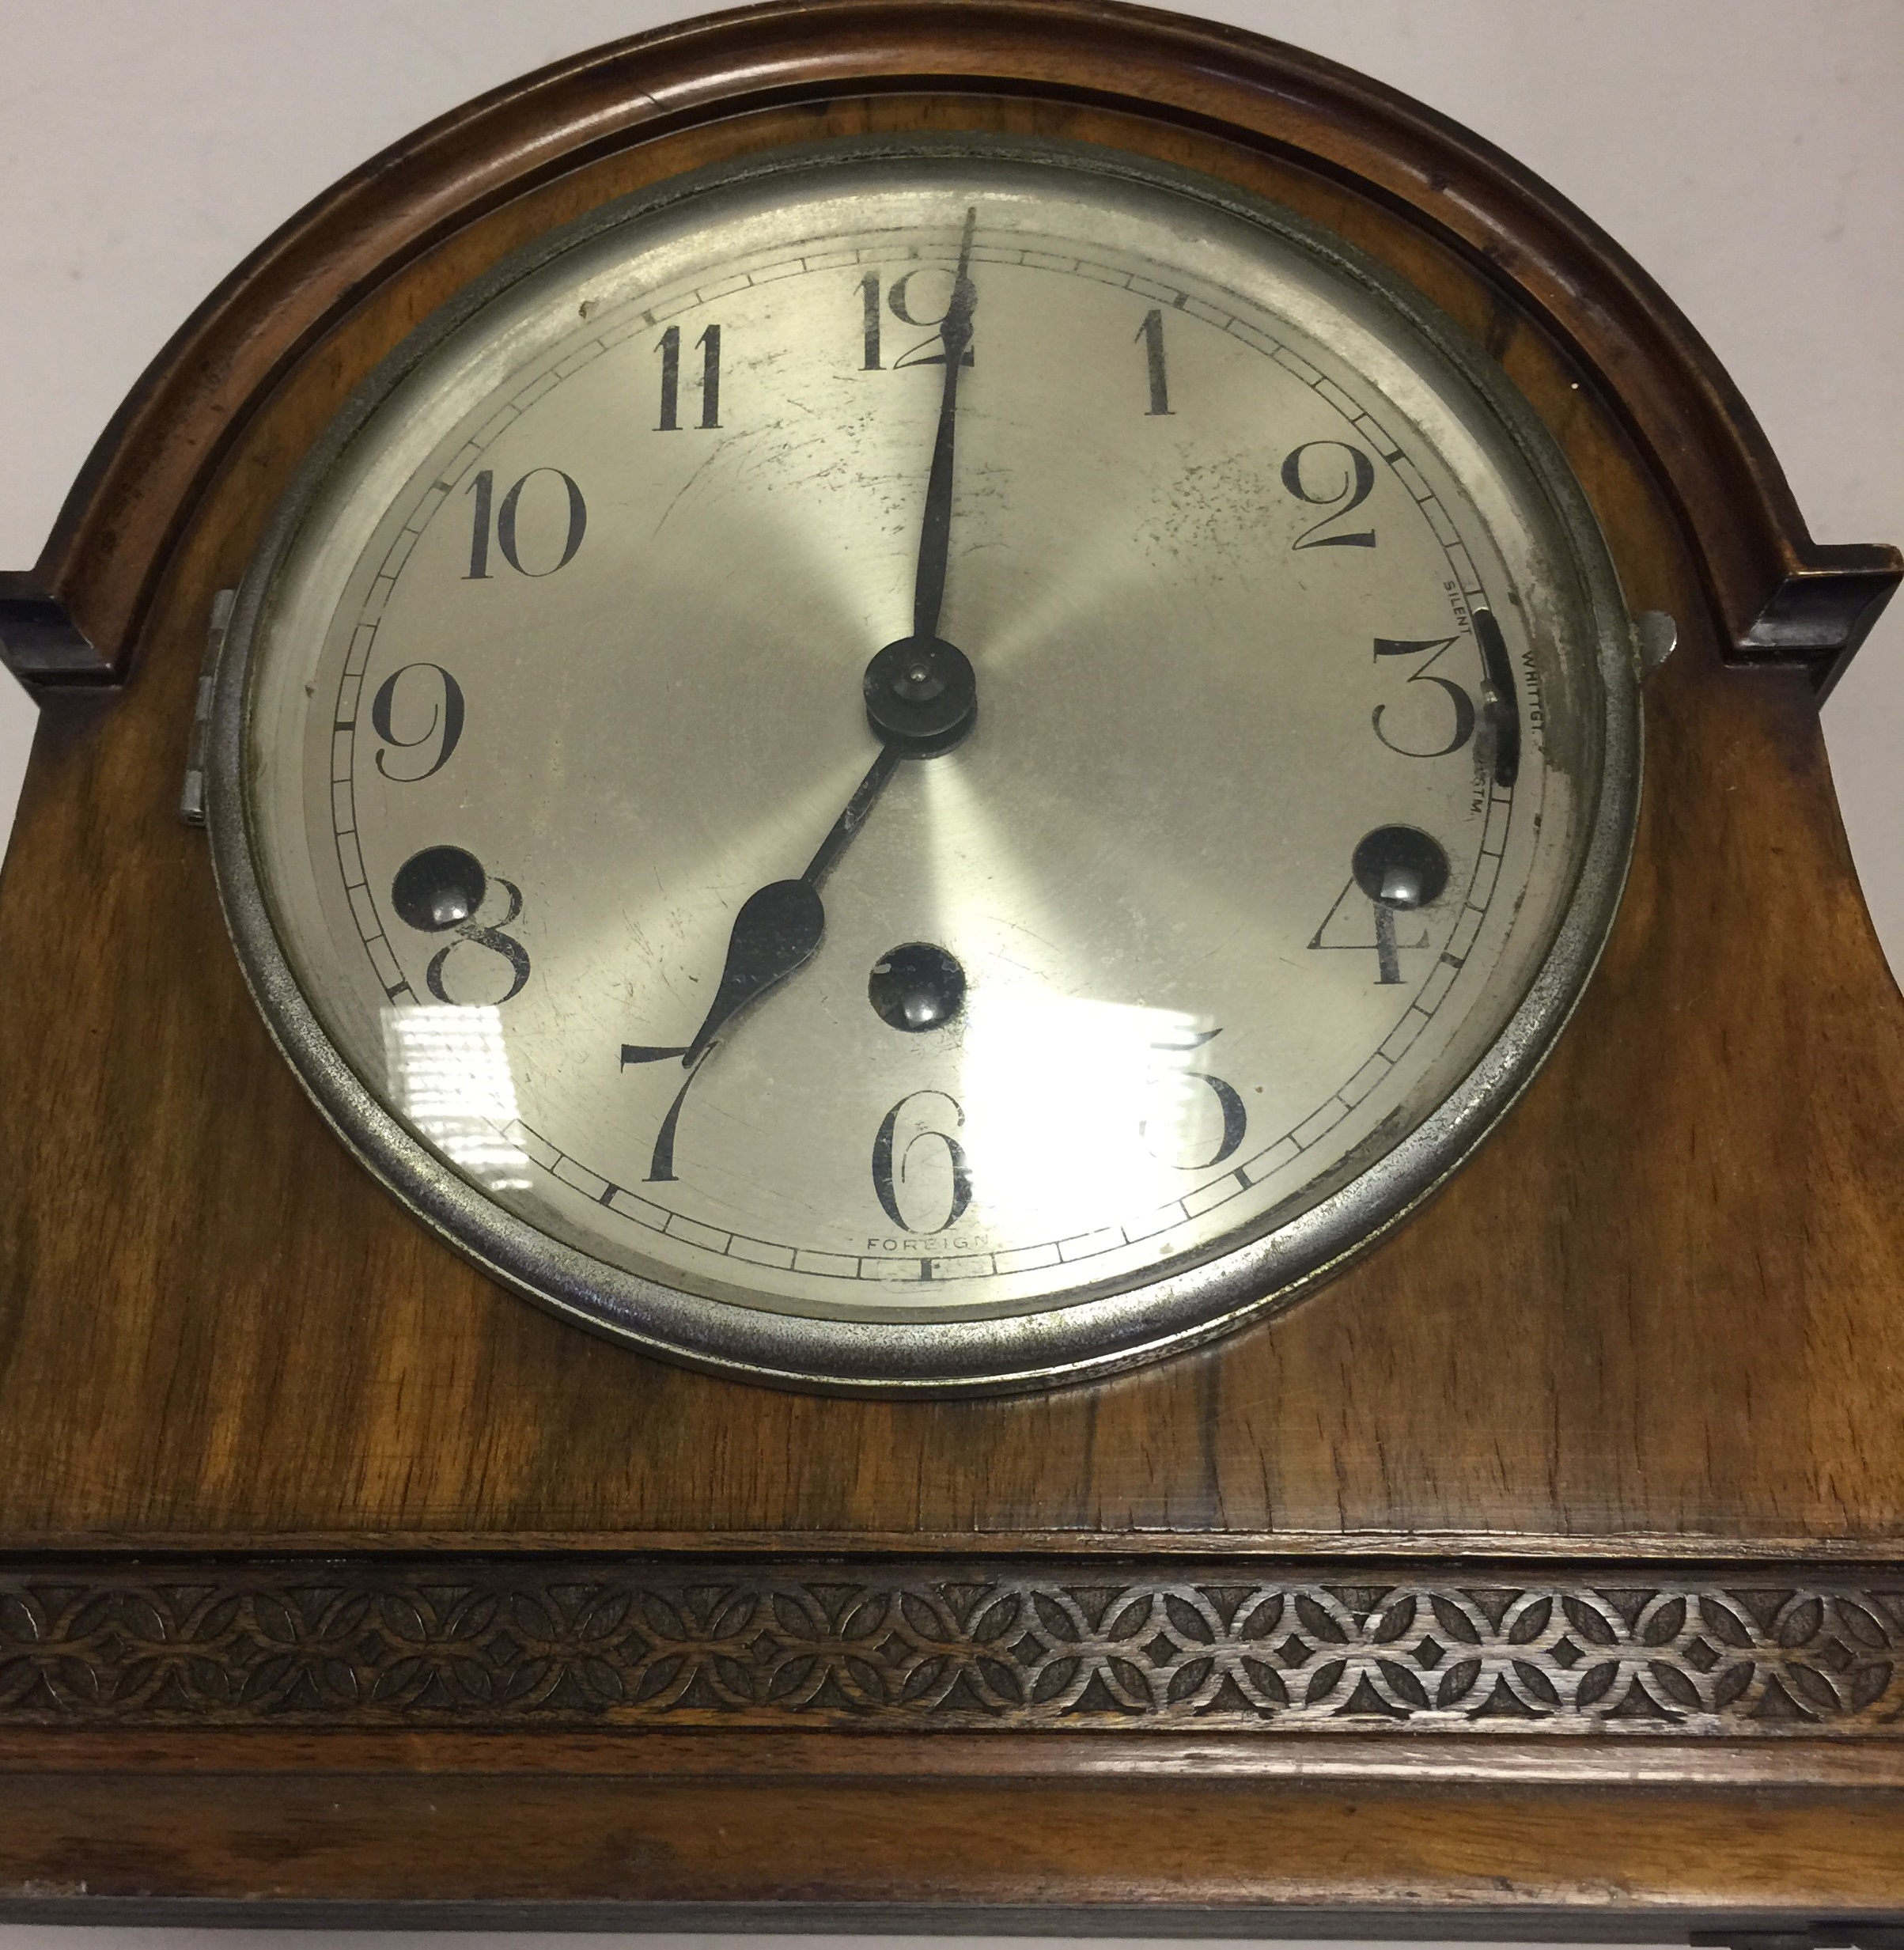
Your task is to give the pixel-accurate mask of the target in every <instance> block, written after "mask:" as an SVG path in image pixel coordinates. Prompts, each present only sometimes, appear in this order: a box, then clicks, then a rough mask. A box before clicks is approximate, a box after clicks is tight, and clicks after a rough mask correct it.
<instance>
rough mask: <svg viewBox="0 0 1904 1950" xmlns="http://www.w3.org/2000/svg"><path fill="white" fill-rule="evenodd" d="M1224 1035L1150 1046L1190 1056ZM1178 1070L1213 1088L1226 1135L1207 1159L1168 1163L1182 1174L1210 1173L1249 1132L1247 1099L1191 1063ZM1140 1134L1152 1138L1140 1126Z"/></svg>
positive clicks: (1211, 1033)
mask: <svg viewBox="0 0 1904 1950" xmlns="http://www.w3.org/2000/svg"><path fill="white" fill-rule="evenodd" d="M1222 1033H1223V1032H1222V1031H1221V1029H1206V1030H1204V1031H1202V1032H1201V1033H1200V1034H1198V1035H1194V1036H1191V1038H1190V1040H1189V1041H1188V1042H1187V1043H1152V1044H1151V1046H1150V1047H1152V1048H1153V1050H1156V1051H1160V1052H1161V1053H1163V1054H1164V1055H1171V1056H1183V1057H1188V1056H1190V1055H1193V1054H1194V1052H1195V1051H1198V1050H1200V1049H1202V1047H1204V1045H1205V1044H1206V1043H1213V1042H1214V1041H1215V1040H1216V1039H1217V1037H1218V1036H1221V1035H1222ZM1176 1067H1177V1068H1178V1070H1179V1073H1181V1074H1182V1075H1183V1076H1186V1077H1194V1078H1195V1079H1196V1081H1198V1083H1200V1084H1205V1085H1208V1086H1209V1091H1210V1094H1211V1095H1212V1096H1214V1097H1215V1098H1216V1100H1217V1108H1218V1109H1219V1110H1220V1111H1222V1113H1223V1135H1222V1136H1221V1138H1219V1139H1218V1140H1217V1148H1216V1149H1215V1150H1214V1151H1213V1152H1212V1153H1210V1155H1209V1157H1206V1158H1192V1159H1190V1160H1189V1161H1187V1162H1186V1161H1183V1160H1182V1159H1179V1158H1172V1159H1170V1160H1168V1162H1169V1163H1171V1164H1175V1166H1176V1168H1177V1169H1178V1170H1179V1171H1182V1172H1207V1171H1209V1170H1210V1169H1211V1168H1212V1167H1213V1166H1215V1165H1218V1164H1222V1163H1223V1161H1225V1159H1226V1158H1232V1157H1235V1156H1236V1152H1237V1149H1238V1147H1239V1146H1240V1145H1241V1144H1242V1142H1243V1136H1244V1134H1245V1133H1246V1132H1247V1130H1248V1129H1249V1125H1250V1119H1249V1113H1248V1111H1246V1110H1245V1109H1244V1108H1243V1099H1242V1097H1241V1096H1240V1094H1239V1093H1238V1092H1237V1090H1236V1086H1235V1085H1233V1084H1228V1083H1225V1081H1223V1079H1222V1078H1221V1077H1213V1076H1211V1075H1210V1074H1209V1073H1208V1072H1207V1071H1205V1070H1192V1069H1191V1068H1190V1066H1189V1064H1188V1063H1187V1062H1186V1063H1183V1064H1180V1065H1178V1066H1176ZM1137 1134H1138V1135H1139V1136H1140V1137H1143V1136H1146V1135H1148V1132H1147V1130H1146V1127H1145V1126H1144V1125H1140V1126H1138V1127H1137Z"/></svg>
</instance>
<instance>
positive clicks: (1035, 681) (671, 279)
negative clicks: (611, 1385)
mask: <svg viewBox="0 0 1904 1950" xmlns="http://www.w3.org/2000/svg"><path fill="white" fill-rule="evenodd" d="M1445 339H1446V335H1445V328H1437V327H1435V326H1434V325H1433V324H1431V323H1430V322H1429V321H1427V320H1424V319H1423V318H1422V317H1421V316H1419V314H1418V311H1417V310H1416V309H1415V308H1414V307H1411V306H1410V305H1406V304H1405V303H1404V302H1402V301H1401V300H1399V299H1398V298H1397V297H1395V296H1394V295H1393V294H1391V293H1389V292H1388V291H1387V290H1385V289H1384V287H1383V286H1382V285H1381V283H1380V280H1379V279H1377V278H1374V277H1373V276H1372V275H1370V274H1368V272H1366V271H1365V270H1363V269H1361V267H1358V266H1357V265H1356V264H1354V263H1351V262H1349V261H1347V260H1346V259H1344V258H1343V256H1342V255H1341V254H1340V253H1339V252H1335V251H1332V250H1331V249H1330V248H1327V246H1326V245H1325V244H1322V243H1320V242H1319V241H1318V240H1315V239H1314V238H1312V237H1309V236H1308V234H1307V233H1305V232H1304V231H1303V230H1302V229H1300V228H1299V227H1298V226H1296V225H1293V224H1292V223H1290V222H1287V221H1286V220H1282V219H1279V218H1274V217H1272V216H1270V214H1268V213H1264V212H1258V211H1254V210H1249V209H1244V208H1239V207H1237V206H1236V205H1235V204H1234V203H1232V201H1231V200H1229V199H1228V198H1227V196H1226V195H1221V194H1219V193H1217V192H1215V191H1211V190H1209V189H1208V188H1206V187H1198V186H1197V185H1195V184H1190V183H1188V182H1187V181H1182V180H1178V179H1175V178H1174V177H1153V178H1150V179H1146V178H1145V177H1144V176H1139V175H1137V174H1134V173H1132V172H1129V171H1128V170H1126V169H1123V168H1119V167H1115V166H1112V165H1108V164H1107V163H1106V162H1104V161H1103V160H1101V159H1093V158H1092V157H1091V156H1090V155H1089V154H1088V153H1082V152H1081V153H1069V152H1047V151H1040V152H1036V153H1028V152H1026V151H1025V150H1023V149H1022V148H1013V147H1012V146H1008V145H1003V144H998V145H973V144H966V145H963V146H951V147H947V146H941V147H938V148H932V147H928V146H916V147H915V148H914V150H913V151H912V152H911V153H898V154H890V153H888V154H874V153H865V151H864V150H860V151H853V150H848V151H846V152H843V153H842V152H838V151H832V152H827V153H823V154H821V155H819V156H814V155H812V154H803V155H798V156H793V157H786V158H782V159H778V161H770V162H769V163H768V164H767V165H762V166H758V167H755V168H751V169H749V170H748V171H747V172H744V173H742V174H740V175H738V176H735V177H732V178H729V179H725V180H713V181H709V182H706V183H702V184H698V185H697V186H695V188H694V189H693V190H692V191H691V193H688V194H686V195H676V196H673V197H672V198H670V199H668V200H667V201H665V202H661V203H647V204H641V205H636V206H628V207H626V208H623V209H620V210H615V211H613V212H611V213H609V214H607V215H606V216H604V217H603V218H597V219H596V220H593V221H592V222H591V223H590V224H589V225H587V226H585V228H584V229H582V230H581V231H580V232H578V233H574V234H572V235H570V236H569V237H566V238H565V239H562V240H560V241H559V242H558V244H555V245H551V246H550V247H547V248H544V249H543V251H542V252H539V254H538V258H537V261H536V262H534V263H518V264H516V265H514V266H512V267H508V268H507V269H506V270H505V272H504V273H502V274H501V275H499V276H498V278H495V279H493V280H492V281H491V282H490V286H488V287H487V288H486V290H483V292H481V293H478V294H476V296H475V297H473V298H472V299H471V301H470V302H469V303H468V304H467V305H465V306H464V308H463V309H462V312H461V314H460V316H458V317H457V318H456V320H452V321H448V322H445V323H442V324H438V325H437V327H436V328H434V329H433V331H430V333H428V334H427V335H426V338H425V339H424V341H423V342H422V343H419V345H418V346H414V347H412V348H411V349H410V350H408V351H407V353H406V354H403V355H400V356H399V360H398V362H396V365H395V367H394V368H393V369H392V371H391V372H389V373H386V374H384V375H383V376H381V377H380V379H379V380H378V381H376V382H374V383H373V387H372V388H371V389H370V391H369V392H368V393H367V394H366V396H365V398H364V399H362V400H361V402H360V403H359V404H358V407H357V409H356V410H355V411H354V414H353V415H352V416H351V417H350V422H349V423H348V425H347V426H343V427H340V428H339V430H337V432H336V434H335V436H334V437H333V438H332V439H331V441H330V442H329V443H328V444H327V448H326V449H325V450H324V452H322V453H321V454H320V456H317V458H316V460H315V461H314V463H313V464H312V467H311V468H309V469H308V470H307V474H306V477H305V480H304V482H303V483H301V487H300V488H299V489H298V490H297V491H296V493H295V494H293V498H292V501H291V502H290V505H288V506H287V508H286V510H285V511H284V512H283V513H282V516H281V517H280V520H279V522H278V527H277V530H276V532H275V535H274V540H273V542H272V543H271V545H270V546H269V547H267V550H266V551H265V552H264V554H263V556H261V558H260V560H259V564H258V565H257V566H256V568H255V569H254V571H253V573H252V576H251V577H249V578H248V583H247V587H246V590H245V592H244V598H243V600H242V602H241V605H240V622H239V627H238V630H237V640H236V645H235V649H234V653H233V656H232V657H231V658H230V659H229V660H228V668H227V670H226V672H225V683H224V686H223V691H224V702H223V703H222V705H221V710H222V713H223V736H222V740H221V750H222V752H223V767H224V769H223V772H222V774H221V782H222V785H223V786H224V790H223V792H222V793H221V804H220V805H218V806H217V807H215V808H214V813H215V816H216V819H217V823H218V826H219V829H220V837H221V844H220V860H221V877H222V880H223V884H224V885H225V891H226V895H227V899H228V905H229V907H230V910H231V912H232V916H233V922H234V926H235V929H236V931H237V934H238V937H239V939H240V946H241V948H244V951H245V952H246V955H247V958H248V964H249V965H250V967H251V968H252V973H253V976H254V980H255V982H256V983H257V985H258V986H259V990H260V993H261V994H262V995H263V998H264V1000H265V1002H266V1004H267V1009H268V1010H269V1011H270V1012H271V1013H272V1015H273V1017H274V1021H275V1022H276V1024H277V1026H278V1030H279V1032H280V1035H281V1036H282V1039H284V1040H285V1042H286V1046H287V1047H289V1048H290V1051H291V1053H292V1054H293V1057H294V1058H296V1059H297V1061H298V1062H299V1063H300V1066H301V1069H302V1070H304V1072H305V1075H306V1077H307V1078H308V1079H309V1081H311V1082H312V1085H313V1086H314V1087H315V1088H316V1089H317V1091H318V1092H319V1094H320V1097H321V1098H322V1099H323V1100H324V1102H325V1103H326V1104H327V1108H330V1110H331V1113H332V1115H333V1116H334V1117H335V1119H337V1121H338V1122H339V1124H340V1126H341V1127H342V1128H343V1130H344V1131H345V1133H346V1136H348V1137H350V1138H352V1140H353V1141H354V1142H356V1143H357V1144H358V1146H359V1148H360V1149H362V1150H363V1151H364V1152H365V1154H366V1155H367V1156H368V1157H369V1158H370V1160H371V1161H372V1162H373V1164H376V1165H377V1167H378V1168H379V1169H380V1170H381V1171H382V1172H384V1176H386V1177H387V1178H388V1179H391V1180H392V1182H393V1183H395V1184H396V1186H397V1187H398V1189H399V1191H403V1193H404V1195H406V1196H407V1197H409V1198H411V1200H412V1202H414V1203H416V1204H417V1205H418V1206H419V1208H420V1209H421V1210H422V1211H423V1212H424V1213H425V1214H426V1216H427V1217H430V1219H431V1220H432V1221H433V1222H434V1223H436V1224H437V1225H440V1226H441V1227H442V1228H443V1229H445V1231H447V1232H449V1234H450V1236H452V1238H454V1239H456V1240H457V1242H458V1243H459V1244H461V1245H463V1246H464V1248H465V1250H467V1251H471V1252H472V1253H474V1254H475V1255H476V1256H478V1257H479V1259H482V1260H483V1262H484V1263H486V1264H488V1265H490V1266H491V1267H494V1269H495V1270H498V1272H500V1273H502V1274H503V1275H505V1277H507V1278H510V1279H512V1280H513V1281H514V1282H517V1284H519V1285H524V1286H525V1287H526V1288H527V1289H529V1290H530V1291H532V1293H536V1295H537V1296H538V1297H542V1298H543V1299H545V1300H547V1301H550V1302H551V1304H557V1305H558V1306H561V1307H563V1308H566V1309H568V1310H570V1311H572V1312H576V1313H577V1314H578V1315H579V1316H581V1317H583V1318H584V1319H586V1320H589V1321H591V1322H592V1323H593V1324H596V1325H598V1326H603V1327H608V1328H609V1329H610V1330H611V1331H619V1332H621V1333H623V1334H624V1335H627V1336H629V1337H630V1338H634V1339H636V1340H638V1341H640V1342H642V1343H643V1344H645V1345H649V1346H654V1347H657V1348H658V1349H660V1350H661V1351H664V1352H669V1353H672V1354H677V1355H680V1356H683V1357H687V1358H690V1359H695V1360H700V1361H708V1362H713V1363H715V1364H717V1365H725V1366H731V1367H733V1368H736V1369H739V1370H740V1371H742V1372H745V1373H753V1374H756V1375H759V1376H761V1377H763V1378H767V1379H778V1380H795V1381H810V1382H816V1383H819V1384H833V1385H847V1386H851V1385H875V1386H888V1387H907V1386H919V1387H933V1386H970V1385H975V1384H978V1385H982V1384H1024V1383H1026V1382H1028V1381H1030V1380H1035V1379H1038V1378H1048V1377H1052V1376H1062V1375H1066V1374H1078V1373H1092V1372H1097V1371H1099V1370H1100V1369H1103V1368H1104V1367H1106V1366H1108V1365H1115V1364H1116V1363H1119V1362H1121V1361H1128V1360H1130V1359H1131V1358H1135V1357H1139V1356H1141V1355H1142V1354H1145V1353H1149V1352H1154V1351H1157V1350H1160V1349H1162V1348H1164V1347H1166V1346H1172V1345H1175V1344H1179V1343H1181V1342H1183V1341H1185V1340H1187V1339H1190V1338H1195V1337H1197V1336H1198V1335H1205V1334H1207V1333H1209V1332H1210V1331H1216V1330H1217V1328H1218V1327H1221V1326H1223V1325H1225V1324H1228V1323H1230V1322H1231V1321H1232V1320H1235V1319H1236V1318H1237V1317H1238V1316H1239V1315H1240V1314H1241V1313H1243V1312H1247V1311H1249V1310H1251V1308H1255V1307H1257V1306H1260V1305H1261V1304H1264V1303H1265V1301H1266V1300H1267V1299H1268V1298H1270V1297H1273V1296H1274V1295H1275V1294H1277V1293H1282V1292H1286V1291H1289V1290H1293V1288H1294V1287H1295V1286H1296V1285H1297V1284H1299V1283H1300V1281H1301V1280H1303V1279H1304V1278H1310V1277H1312V1276H1313V1275H1314V1274H1316V1273H1317V1272H1318V1271H1319V1270H1322V1269H1323V1268H1324V1267H1326V1266H1327V1264H1328V1263H1331V1261H1332V1260H1333V1259H1334V1258H1335V1257H1337V1256H1338V1255H1339V1254H1340V1252H1342V1251H1345V1250H1347V1249H1349V1248H1351V1247H1353V1244H1356V1243H1357V1242H1358V1241H1359V1240H1361V1239H1364V1238H1366V1237H1367V1236H1371V1235H1372V1233H1373V1232H1376V1231H1377V1230H1379V1229H1380V1227H1381V1226H1382V1225H1384V1224H1385V1223H1387V1221H1389V1220H1391V1219H1392V1218H1393V1217H1395V1215H1396V1214H1398V1213H1399V1212H1400V1211H1401V1210H1403V1209H1405V1207H1406V1206H1407V1205H1408V1204H1409V1203H1410V1202H1411V1201H1412V1200H1413V1199H1414V1198H1416V1197H1418V1196H1419V1195H1420V1194H1421V1191H1423V1190H1424V1189H1425V1188H1426V1187H1427V1186H1429V1185H1430V1184H1432V1183H1433V1181H1434V1179H1436V1178H1437V1176H1439V1175H1440V1172H1443V1171H1444V1170H1445V1169H1446V1168H1448V1166H1449V1165H1450V1164H1452V1162H1453V1161H1455V1159H1456V1158H1457V1157H1459V1155H1460V1153H1462V1152H1463V1150H1464V1149H1466V1148H1467V1146H1468V1145H1471V1144H1472V1142H1474V1141H1475V1139H1476V1138H1478V1136H1479V1134H1481V1133H1482V1130H1485V1129H1486V1125H1487V1123H1489V1122H1490V1121H1491V1119H1492V1118H1493V1116H1494V1115H1497V1114H1498V1111H1499V1110H1500V1109H1501V1108H1502V1107H1503V1106H1504V1105H1505V1103H1506V1101H1507V1100H1508V1099H1509V1098H1510V1097H1511V1096H1512V1092H1513V1090H1514V1089H1516V1088H1517V1087H1518V1085H1519V1083H1520V1081H1523V1080H1524V1077H1525V1075H1526V1074H1527V1072H1528V1070H1530V1068H1531V1066H1532V1064H1533V1063H1534V1062H1536V1061H1537V1060H1538V1058H1539V1055H1540V1054H1541V1052H1542V1051H1543V1050H1544V1048H1545V1047H1546V1042H1547V1041H1548V1040H1549V1039H1550V1037H1551V1036H1552V1034H1553V1033H1554V1032H1555V1031H1556V1030H1557V1029H1558V1025H1559V1023H1560V1020H1561V1018H1562V1017H1564V1014H1565V1010H1566V1009H1567V1007H1568V1006H1569V1005H1570V1002H1571V1000H1572V997H1573V994H1574V993H1576V992H1577V988H1578V986H1579V984H1580V982H1581V981H1583V980H1584V976H1585V974H1586V972H1587V970H1588V967H1590V965H1591V961H1592V956H1593V954H1594V952H1595V951H1596V949H1597V945H1598V943H1599V939H1600V938H1601V937H1602V935H1603V932H1604V929H1605V926H1606V925H1607V920H1608V919H1609V918H1610V916H1611V907H1612V903H1613V900H1614V896H1615V895H1616V893H1617V888H1618V877H1619V872H1620V869H1621V865H1622V863H1623V860H1624V855H1625V848H1626V843H1627V839H1628V835H1629V833H1630V820H1631V812H1632V803H1633V793H1634V789H1635V784H1636V782H1635V780H1634V778H1633V716H1634V714H1635V711H1636V709H1637V706H1636V705H1635V703H1634V701H1633V691H1632V683H1631V672H1630V649H1629V646H1628V642H1627V636H1626V623H1625V619H1624V616H1623V614H1622V612H1621V611H1620V610H1619V608H1618V603H1617V600H1616V598H1615V596H1614V591H1613V589H1612V586H1611V573H1610V571H1609V570H1608V568H1607V564H1606V562H1605V559H1604V555H1603V551H1602V549H1601V547H1600V545H1599V541H1598V538H1597V536H1596V535H1595V532H1594V531H1593V530H1592V524H1591V522H1590V521H1588V519H1587V517H1585V516H1584V513H1582V512H1581V510H1580V506H1579V504H1578V502H1577V496H1576V495H1575V494H1573V491H1572V490H1570V488H1569V484H1568V483H1567V481H1566V479H1565V474H1564V470H1563V469H1562V468H1561V466H1560V464H1559V463H1558V460H1555V459H1554V457H1553V456H1551V455H1550V453H1549V452H1547V450H1546V449H1545V448H1544V446H1543V444H1542V441H1541V440H1540V438H1539V436H1538V435H1537V434H1535V433H1534V432H1532V431H1531V430H1530V429H1529V427H1528V426H1527V424H1526V423H1525V421H1524V415H1523V414H1521V413H1520V412H1519V411H1516V409H1515V407H1513V406H1512V403H1510V402H1509V401H1508V400H1507V399H1505V396H1504V395H1503V392H1502V390H1501V388H1499V386H1498V385H1497V384H1495V383H1493V382H1491V381H1489V380H1488V379H1487V378H1486V376H1485V375H1484V374H1482V373H1481V372H1480V371H1479V370H1478V366H1477V364H1476V362H1474V361H1473V360H1471V359H1470V358H1467V356H1466V355H1464V354H1462V353H1461V352H1460V351H1459V349H1458V348H1455V346H1452V343H1447V342H1445Z"/></svg>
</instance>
